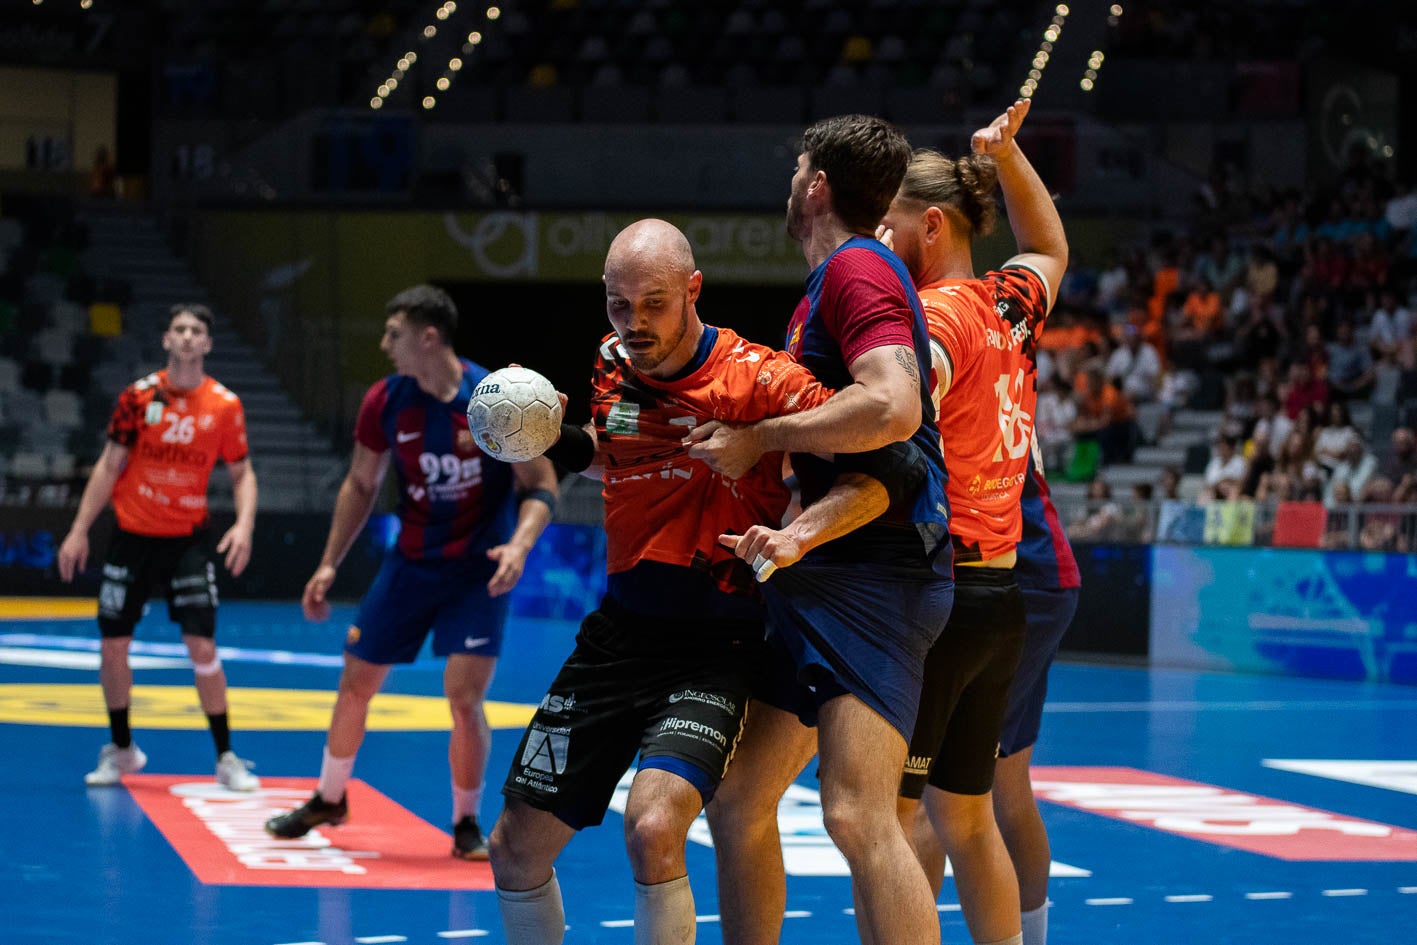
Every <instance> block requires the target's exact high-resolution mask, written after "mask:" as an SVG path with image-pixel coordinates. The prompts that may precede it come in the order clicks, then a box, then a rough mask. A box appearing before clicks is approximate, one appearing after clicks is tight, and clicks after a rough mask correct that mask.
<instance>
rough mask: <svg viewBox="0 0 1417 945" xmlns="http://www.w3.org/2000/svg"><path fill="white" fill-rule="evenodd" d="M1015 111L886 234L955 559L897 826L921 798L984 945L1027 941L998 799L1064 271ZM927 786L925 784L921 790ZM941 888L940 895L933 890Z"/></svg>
mask: <svg viewBox="0 0 1417 945" xmlns="http://www.w3.org/2000/svg"><path fill="white" fill-rule="evenodd" d="M1027 114H1028V102H1027V101H1026V100H1024V101H1020V102H1018V103H1016V104H1015V105H1013V106H1010V107H1009V108H1008V110H1007V111H1006V112H1005V113H1004V114H1003V115H1001V116H999V117H998V118H997V119H996V120H995V121H994V122H993V123H992V124H991V125H989V126H988V127H987V128H983V129H980V130H979V131H977V132H975V134H974V137H973V141H972V144H973V150H974V153H973V154H970V155H967V156H965V157H962V158H959V159H952V158H947V157H945V156H944V155H942V154H940V153H938V152H936V151H929V150H922V151H917V152H916V153H915V155H914V157H913V158H912V160H911V163H910V169H909V170H908V171H906V174H905V180H904V181H903V182H902V184H901V188H900V192H899V193H898V194H897V195H896V198H895V200H894V201H893V202H892V204H891V208H890V211H889V212H888V213H887V214H886V216H885V218H884V219H883V221H882V229H883V231H884V232H883V234H882V235H883V238H885V239H889V240H890V241H891V242H892V244H893V245H894V247H895V250H896V252H897V253H898V254H899V255H900V257H901V258H902V259H903V260H904V261H905V262H906V265H907V266H908V267H909V268H910V272H911V275H912V276H913V277H914V279H915V282H916V285H917V286H918V287H919V289H920V294H921V300H922V302H923V303H924V306H925V317H926V322H927V324H928V326H929V330H930V344H931V352H932V362H933V364H932V367H933V371H934V375H935V384H934V395H935V398H936V403H937V405H938V412H939V429H940V436H941V442H942V445H943V449H944V453H945V461H946V463H947V464H948V465H949V468H950V471H951V473H953V475H952V477H951V479H950V482H949V487H948V492H949V497H950V507H951V509H952V510H953V513H954V515H953V518H952V519H951V522H950V534H951V540H952V542H953V545H954V557H955V564H956V570H955V603H954V609H953V611H952V612H951V614H950V619H949V623H948V624H947V625H946V626H945V629H944V632H943V633H942V634H941V635H940V638H939V639H938V640H937V641H936V642H935V645H934V647H933V648H932V649H931V651H930V656H929V659H928V660H927V661H926V667H925V685H924V689H923V691H922V694H921V698H920V713H919V717H918V719H917V721H916V725H915V732H914V734H913V736H912V738H911V743H910V758H909V761H908V763H907V765H906V767H905V771H904V775H903V777H902V781H901V798H902V800H901V817H902V821H903V822H904V823H905V824H906V825H908V826H909V825H913V824H914V823H915V816H914V814H915V808H916V805H917V804H918V802H919V801H920V798H921V796H922V794H924V795H925V806H926V808H927V810H928V814H929V818H928V820H929V824H930V825H933V832H934V833H936V834H938V836H939V839H940V841H941V843H940V844H936V843H932V842H929V841H928V840H926V841H923V842H922V841H921V840H920V839H918V838H917V840H916V843H917V847H918V848H919V849H918V852H921V853H933V854H934V856H930V857H924V856H922V861H923V862H924V865H925V868H926V873H927V875H929V876H930V878H931V879H932V881H938V880H939V878H940V877H941V876H942V874H943V869H944V857H943V856H942V855H939V853H940V850H941V845H942V846H943V852H944V853H947V854H948V855H949V859H950V862H951V863H952V864H953V866H954V875H955V885H956V887H957V889H958V891H959V897H960V904H961V906H962V907H963V910H964V916H965V921H966V922H967V924H968V925H969V929H970V933H971V934H972V935H973V937H974V940H975V941H976V942H978V943H1009V945H1014V943H1017V942H1018V941H1019V938H1020V930H1021V920H1020V905H1019V897H1018V892H1017V881H1016V879H1015V874H1014V868H1013V866H1012V864H1011V863H1010V861H1009V856H1008V851H1007V849H1006V847H1005V845H1004V842H1003V840H1002V838H1001V837H1000V834H999V830H998V827H997V825H996V823H995V819H994V810H993V802H992V796H991V790H992V787H993V780H994V768H995V757H996V755H997V752H998V746H999V734H1000V730H1001V727H1002V725H1003V720H1004V714H1005V709H1006V707H1007V705H1008V695H1009V687H1010V682H1011V680H1012V679H1013V675H1014V670H1015V667H1017V665H1018V662H1019V656H1020V653H1021V652H1022V649H1023V646H1024V640H1025V634H1026V627H1027V618H1026V603H1025V599H1024V596H1023V592H1022V591H1021V589H1020V587H1019V584H1018V581H1017V579H1016V577H1015V574H1014V565H1015V562H1016V560H1017V552H1016V547H1017V544H1018V540H1019V537H1020V534H1021V529H1022V517H1021V512H1020V501H1021V499H1022V494H1023V487H1024V482H1025V480H1026V479H1027V476H1028V469H1029V463H1030V447H1031V443H1032V440H1033V435H1032V434H1033V431H1032V427H1033V413H1034V405H1035V402H1036V400H1037V394H1036V390H1035V376H1036V373H1037V370H1036V363H1035V351H1036V347H1037V344H1038V342H1039V339H1040V337H1041V335H1042V331H1043V324H1044V320H1045V319H1046V317H1047V314H1048V310H1049V308H1050V307H1051V301H1052V299H1053V297H1054V295H1055V294H1056V292H1057V288H1058V283H1059V281H1060V280H1061V279H1062V275H1063V272H1064V270H1065V269H1066V268H1067V260H1068V246H1067V240H1066V237H1065V236H1064V233H1063V226H1062V221H1061V220H1060V219H1059V217H1058V213H1057V210H1056V209H1054V206H1053V201H1052V199H1051V197H1050V196H1049V194H1048V191H1047V189H1046V188H1045V187H1044V186H1043V183H1042V181H1041V180H1040V179H1039V178H1038V175H1037V174H1036V173H1035V172H1034V170H1033V168H1032V167H1031V166H1030V165H1029V163H1028V160H1027V158H1025V157H1024V155H1023V153H1022V151H1020V150H1019V148H1018V145H1017V144H1016V143H1015V141H1014V136H1015V134H1016V133H1017V131H1018V128H1019V125H1020V124H1021V123H1022V121H1023V119H1024V117H1025V116H1026V115H1027ZM996 178H997V180H998V182H999V183H1000V184H1001V185H1002V188H1003V193H1004V201H1005V204H1006V205H1007V207H1008V210H1009V220H1010V223H1011V226H1012V229H1013V231H1014V235H1015V237H1016V239H1017V240H1018V245H1019V253H1018V254H1017V255H1015V256H1014V257H1012V258H1011V259H1009V260H1008V261H1007V262H1006V263H1005V264H1004V265H1003V266H1002V267H1001V268H1000V269H998V270H994V271H991V272H988V273H986V274H985V275H984V276H983V277H982V278H975V276H974V269H973V262H972V257H971V250H972V244H973V241H974V238H975V237H976V236H982V235H984V234H986V233H987V232H988V231H989V230H990V229H991V228H992V226H993V222H994V216H995V213H996V210H995V203H994V186H995V181H996ZM927 782H928V784H929V787H928V790H927V787H926V785H927ZM937 888H938V887H937Z"/></svg>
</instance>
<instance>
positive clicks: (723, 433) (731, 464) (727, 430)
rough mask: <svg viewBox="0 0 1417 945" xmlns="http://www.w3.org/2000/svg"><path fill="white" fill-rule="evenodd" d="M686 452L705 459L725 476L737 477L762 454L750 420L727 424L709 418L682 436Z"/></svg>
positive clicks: (695, 457) (740, 476)
mask: <svg viewBox="0 0 1417 945" xmlns="http://www.w3.org/2000/svg"><path fill="white" fill-rule="evenodd" d="M684 445H685V446H687V447H688V448H689V455H690V456H691V457H693V458H694V459H697V460H700V461H701V462H703V463H706V464H707V465H708V467H709V468H710V469H712V470H713V471H714V472H716V473H718V474H719V475H721V476H724V477H725V478H728V479H741V478H742V477H743V476H744V475H745V474H746V473H747V472H748V470H750V469H752V468H753V466H754V464H756V463H757V461H758V460H759V459H761V458H762V456H763V452H764V450H763V447H762V443H761V442H760V441H759V438H758V434H757V431H756V429H755V428H754V426H753V424H751V423H747V424H729V423H720V422H719V421H717V420H710V421H709V422H708V423H705V424H701V425H700V426H697V427H694V429H692V430H690V431H689V435H688V436H686V437H685V438H684Z"/></svg>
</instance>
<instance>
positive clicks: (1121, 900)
mask: <svg viewBox="0 0 1417 945" xmlns="http://www.w3.org/2000/svg"><path fill="white" fill-rule="evenodd" d="M1083 902H1085V903H1087V904H1088V905H1089V906H1130V905H1131V904H1132V900H1131V899H1127V898H1125V897H1121V896H1119V897H1117V898H1114V899H1084V900H1083Z"/></svg>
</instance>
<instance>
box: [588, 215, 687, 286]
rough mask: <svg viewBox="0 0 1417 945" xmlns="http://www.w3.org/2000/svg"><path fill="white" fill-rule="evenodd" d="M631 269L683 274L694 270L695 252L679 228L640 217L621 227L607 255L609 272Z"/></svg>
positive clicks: (667, 274) (669, 274)
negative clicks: (640, 218)
mask: <svg viewBox="0 0 1417 945" xmlns="http://www.w3.org/2000/svg"><path fill="white" fill-rule="evenodd" d="M627 270H633V271H635V272H638V273H651V272H653V273H656V274H659V275H664V276H673V275H679V276H681V277H682V278H684V279H688V278H689V276H691V275H693V273H694V251H693V250H692V249H690V248H689V240H688V239H687V238H686V237H685V236H684V234H683V233H681V232H679V228H678V227H677V226H675V225H674V224H672V223H668V222H666V221H664V220H655V219H649V220H638V221H636V222H634V223H631V224H630V225H629V226H627V227H625V228H624V229H623V230H621V231H620V232H619V233H618V234H617V235H616V237H615V239H614V240H612V241H611V243H610V251H609V252H608V253H606V256H605V274H606V277H607V278H608V277H610V275H611V274H612V272H613V273H615V274H617V275H619V274H621V273H624V272H625V271H627Z"/></svg>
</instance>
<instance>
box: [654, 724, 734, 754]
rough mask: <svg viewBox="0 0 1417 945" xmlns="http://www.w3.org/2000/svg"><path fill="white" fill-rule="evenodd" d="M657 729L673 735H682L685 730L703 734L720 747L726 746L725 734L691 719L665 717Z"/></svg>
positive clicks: (726, 738) (726, 737)
mask: <svg viewBox="0 0 1417 945" xmlns="http://www.w3.org/2000/svg"><path fill="white" fill-rule="evenodd" d="M659 730H660V731H661V732H669V733H671V734H675V735H682V734H684V733H686V732H688V733H692V734H694V735H703V736H706V737H708V738H709V739H710V740H711V741H713V743H714V744H716V745H718V746H719V747H720V748H727V747H728V736H727V735H725V734H723V733H722V732H720V731H719V730H718V729H716V728H714V727H713V726H712V725H705V724H704V723H702V722H695V721H694V720H693V719H677V718H669V719H665V720H664V721H663V722H661V723H660V724H659Z"/></svg>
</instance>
